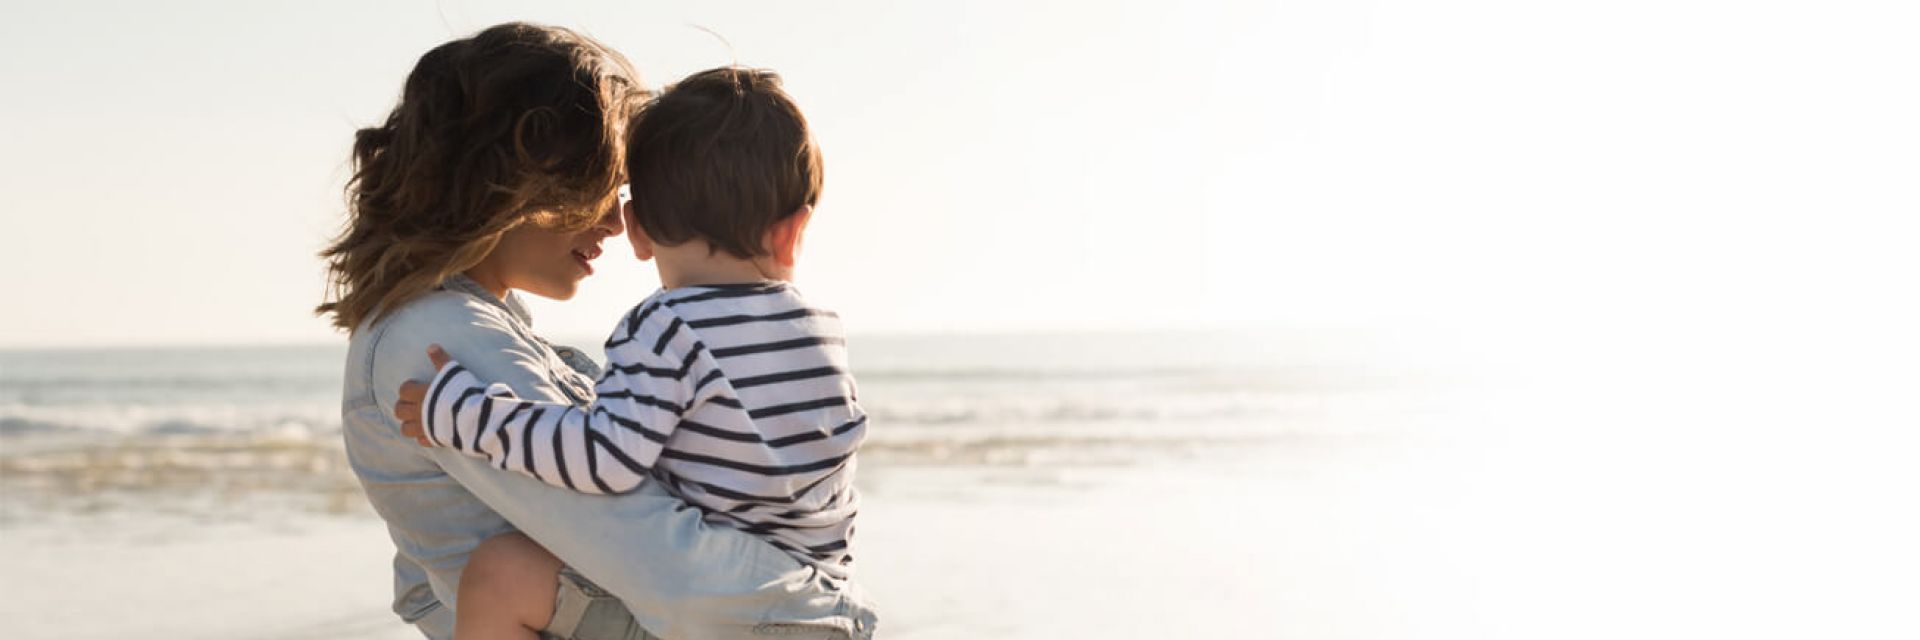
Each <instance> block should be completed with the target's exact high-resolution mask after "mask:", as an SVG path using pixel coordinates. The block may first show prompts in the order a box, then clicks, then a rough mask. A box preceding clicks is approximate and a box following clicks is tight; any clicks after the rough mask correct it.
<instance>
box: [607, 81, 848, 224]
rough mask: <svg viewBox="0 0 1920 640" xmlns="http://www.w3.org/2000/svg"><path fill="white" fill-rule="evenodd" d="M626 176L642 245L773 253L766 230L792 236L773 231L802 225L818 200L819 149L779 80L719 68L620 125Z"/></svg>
mask: <svg viewBox="0 0 1920 640" xmlns="http://www.w3.org/2000/svg"><path fill="white" fill-rule="evenodd" d="M627 176H628V180H630V181H631V183H632V185H633V201H632V204H633V209H632V216H631V218H630V219H629V221H628V222H629V223H631V224H632V225H634V230H637V231H640V232H643V233H644V234H645V240H647V241H651V242H653V243H658V244H661V245H667V246H674V245H679V244H681V243H684V242H687V241H689V240H694V239H699V240H704V241H706V243H707V244H708V245H709V246H711V247H712V249H713V250H714V251H724V252H726V253H729V254H732V255H733V256H734V257H737V258H741V259H750V258H756V257H761V256H766V255H769V254H770V253H772V252H775V251H777V248H771V247H769V246H767V245H768V243H769V239H768V237H769V234H770V233H771V232H776V231H786V232H790V233H793V234H796V235H797V233H798V229H791V230H781V229H777V228H778V227H781V226H782V224H783V222H784V223H786V226H795V225H794V224H793V223H795V222H798V224H799V225H804V224H805V216H806V214H807V213H808V212H810V211H811V209H812V207H813V205H814V204H815V203H817V202H819V200H820V180H821V167H820V150H819V148H818V147H817V146H815V145H814V143H813V136H812V134H811V133H810V132H809V131H808V130H807V119H806V117H805V116H802V115H801V114H800V108H799V107H797V106H794V104H793V100H792V98H789V97H788V96H787V93H786V92H785V91H782V90H781V89H780V76H778V75H776V74H774V73H773V72H771V71H763V70H757V69H742V68H736V67H722V68H718V69H709V70H706V71H702V72H699V73H696V74H693V75H691V76H688V77H687V78H686V79H684V80H681V81H680V82H678V83H675V84H674V85H673V86H670V87H668V88H667V89H666V91H665V92H663V93H661V94H660V95H659V96H658V97H655V98H654V99H653V100H651V101H649V102H648V103H647V104H646V105H645V106H643V107H641V109H640V112H639V114H638V115H635V116H634V118H633V122H632V124H631V125H630V126H629V127H628V129H627ZM795 216H799V217H798V218H795ZM638 239H639V238H636V240H638ZM636 246H638V245H637V244H636Z"/></svg>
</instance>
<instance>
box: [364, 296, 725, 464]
mask: <svg viewBox="0 0 1920 640" xmlns="http://www.w3.org/2000/svg"><path fill="white" fill-rule="evenodd" d="M667 335H668V336H669V337H668V339H666V340H659V341H654V340H648V341H646V342H644V343H641V344H647V345H651V346H654V347H658V349H649V348H643V347H641V346H640V344H635V345H631V346H629V347H627V348H615V349H610V350H609V351H608V362H609V367H608V371H607V372H606V374H605V376H603V377H602V378H601V381H600V384H599V385H598V388H599V395H600V397H599V399H598V401H596V402H595V404H594V405H592V406H591V407H588V408H585V409H581V408H577V407H574V406H571V405H567V404H559V403H545V402H533V401H525V400H522V399H520V398H518V397H515V396H514V395H513V392H512V391H511V390H509V389H507V388H506V387H505V386H504V385H498V384H494V385H488V384H487V383H486V382H484V381H482V380H480V379H479V378H477V377H475V376H474V375H473V374H472V373H471V372H469V371H467V370H466V368H465V367H463V366H460V364H459V363H458V362H454V361H453V360H452V359H451V358H449V357H447V356H445V354H444V353H433V352H432V350H429V357H430V358H432V359H433V364H434V365H435V368H436V369H437V371H438V372H437V374H436V375H435V376H434V378H433V381H432V382H431V383H429V384H427V385H424V386H419V385H418V383H414V386H413V387H412V388H411V390H410V391H406V390H403V392H402V393H403V394H408V395H412V396H419V397H418V398H417V399H415V401H414V403H412V404H413V407H412V408H409V407H399V408H397V409H396V412H397V413H400V414H401V419H402V421H403V422H408V421H413V422H417V423H419V427H417V431H418V433H414V432H413V430H409V431H408V435H415V436H416V437H418V438H419V439H420V440H421V443H422V444H426V445H433V446H442V447H447V448H451V449H455V450H457V451H460V452H462V453H465V454H467V455H470V456H474V457H478V458H482V459H485V460H486V461H487V462H488V463H489V464H490V465H491V466H493V467H494V468H497V469H504V470H512V471H519V472H521V473H523V474H526V475H528V476H531V477H533V478H535V479H538V480H540V481H542V482H545V483H547V484H551V485H554V486H558V487H565V488H567V489H570V490H574V491H579V492H583V493H625V492H628V491H632V490H633V489H634V488H635V487H637V486H639V484H640V483H641V482H643V481H644V480H645V479H646V475H647V472H648V470H649V469H650V468H651V467H652V465H653V464H654V463H655V461H657V460H658V459H659V457H660V452H661V450H662V449H663V448H664V447H665V445H666V442H667V436H668V435H669V434H670V433H672V431H673V430H674V429H675V428H676V427H677V426H678V424H679V420H680V417H681V416H682V415H684V414H685V413H686V412H687V411H689V410H691V409H692V408H693V407H692V406H691V405H693V404H694V403H693V401H692V398H693V396H694V393H693V389H692V387H693V385H692V383H691V381H693V380H696V379H698V380H710V378H709V377H708V376H710V375H712V373H713V372H712V371H694V369H695V368H696V363H699V362H705V363H708V366H705V367H698V368H702V369H711V364H710V363H711V360H710V359H705V358H699V357H698V356H699V355H700V353H699V350H703V349H704V347H701V346H700V345H699V344H698V342H697V341H694V342H693V343H692V344H684V343H683V342H684V341H676V340H673V339H672V338H673V336H672V334H671V333H669V334H667ZM683 336H684V334H683ZM675 343H681V344H675ZM669 346H675V347H680V348H679V349H669V348H668V347H669ZM686 349H693V351H690V352H689V353H688V355H686V356H682V355H680V354H679V353H678V352H679V351H682V350H686ZM409 410H411V411H412V412H413V415H411V416H409V415H407V412H408V411H409ZM422 418H424V420H423V419H422Z"/></svg>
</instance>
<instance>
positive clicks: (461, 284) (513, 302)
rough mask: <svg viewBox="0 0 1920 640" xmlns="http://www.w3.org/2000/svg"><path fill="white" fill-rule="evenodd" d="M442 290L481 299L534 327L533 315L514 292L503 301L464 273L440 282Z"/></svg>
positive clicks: (510, 292) (521, 322)
mask: <svg viewBox="0 0 1920 640" xmlns="http://www.w3.org/2000/svg"><path fill="white" fill-rule="evenodd" d="M440 288H442V289H446V290H448V291H452V292H455V293H464V294H467V295H470V296H473V297H475V298H479V299H481V300H483V301H485V302H486V303H487V304H490V305H493V306H496V307H499V308H500V309H501V310H503V311H506V312H507V314H508V315H511V316H513V317H514V319H516V320H519V321H520V324H523V325H527V326H533V313H532V312H529V311H528V310H527V305H526V303H523V302H521V301H520V296H519V295H518V294H515V293H514V292H513V291H512V290H508V291H507V299H505V300H501V299H499V298H496V297H494V296H493V292H492V291H488V290H487V288H486V287H483V286H480V283H478V282H474V281H473V278H469V277H467V274H464V273H456V274H453V275H452V276H448V277H447V279H446V280H443V281H441V282H440Z"/></svg>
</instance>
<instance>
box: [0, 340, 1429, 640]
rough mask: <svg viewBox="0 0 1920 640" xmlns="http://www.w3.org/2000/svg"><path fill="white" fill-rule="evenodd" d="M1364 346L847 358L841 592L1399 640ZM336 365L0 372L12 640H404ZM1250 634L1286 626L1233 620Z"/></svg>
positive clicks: (1068, 633)
mask: <svg viewBox="0 0 1920 640" xmlns="http://www.w3.org/2000/svg"><path fill="white" fill-rule="evenodd" d="M562 342H566V343H570V344H592V342H591V341H586V340H581V341H562ZM1380 349H1381V345H1380V344H1378V343H1377V342H1376V341H1373V340H1369V339H1367V338H1366V337H1365V336H1360V335H1358V334H1354V333H1351V332H1312V333H1307V332H1234V333H1226V332H1214V333H1196V332H1183V333H1129V334H1121V333H1110V334H1094V333H1087V334H1052V335H1044V334H1035V335H944V336H924V335H923V336H858V335H856V336H853V337H851V338H850V341H849V352H850V360H851V364H852V366H853V369H854V373H855V376H856V378H857V380H858V384H859V388H858V393H859V400H860V402H861V404H862V405H863V406H864V407H865V409H866V410H867V411H868V413H869V415H870V416H871V417H872V423H871V424H872V430H871V432H870V435H869V440H868V442H867V443H866V445H865V446H864V447H863V448H862V450H861V453H860V456H861V458H860V459H861V465H860V471H859V476H858V480H857V482H858V486H859V487H860V490H861V493H862V496H863V502H862V509H861V516H860V517H861V524H860V531H861V534H860V536H861V537H860V540H859V541H858V542H857V543H856V544H858V545H859V547H860V548H861V552H860V557H861V558H862V560H861V562H862V565H861V567H860V569H859V570H860V574H859V575H860V580H861V581H862V583H863V584H864V586H865V587H866V588H867V590H868V591H870V592H871V593H873V594H874V597H875V598H876V599H877V600H878V601H879V602H880V603H881V605H882V609H883V620H884V622H883V625H884V626H885V628H886V629H887V633H886V636H887V637H896V638H958V637H978V636H980V635H994V636H999V637H1027V638H1051V637H1074V636H1078V635H1082V634H1088V633H1090V634H1095V635H1100V636H1102V637H1164V636H1166V635H1169V634H1172V635H1191V634H1197V635H1203V636H1227V637H1259V636H1268V635H1271V634H1273V633H1288V634H1290V635H1289V637H1331V636H1320V635H1316V634H1313V633H1307V634H1306V635H1301V634H1299V633H1293V632H1295V631H1304V632H1311V631H1312V630H1314V629H1325V628H1329V625H1332V626H1333V627H1337V628H1342V629H1347V630H1354V631H1360V630H1365V629H1381V628H1382V627H1380V625H1381V624H1389V623H1390V624H1389V627H1391V625H1392V624H1399V622H1395V620H1398V619H1397V618H1381V617H1379V616H1378V615H1377V612H1379V611H1381V610H1383V607H1387V606H1388V605H1387V604H1383V602H1384V603H1390V602H1392V599H1393V598H1394V597H1397V596H1396V595H1395V594H1394V593H1393V592H1392V588H1393V587H1392V585H1387V586H1382V585H1383V584H1384V583H1381V582H1380V581H1378V580H1360V581H1358V582H1356V581H1355V580H1356V579H1355V578H1354V576H1353V575H1350V574H1351V569H1350V568H1351V567H1356V566H1375V567H1384V566H1394V567H1405V566H1422V565H1418V564H1415V563H1413V562H1410V561H1402V560H1398V559H1396V558H1404V557H1406V556H1405V554H1402V555H1400V556H1394V555H1392V554H1391V553H1389V552H1390V551H1392V550H1393V548H1392V547H1389V546H1387V545H1385V544H1384V543H1381V544H1376V545H1374V546H1367V545H1365V544H1359V543H1360V542H1364V541H1369V540H1379V539H1380V536H1382V535H1387V534H1388V533H1390V532H1393V531H1397V530H1403V529H1405V528H1406V527H1405V526H1403V525H1404V522H1403V519H1404V517H1406V516H1407V514H1414V513H1418V511H1416V510H1408V509H1403V508H1401V506H1400V505H1404V504H1406V501H1407V500H1408V498H1407V497H1405V495H1403V494H1405V493H1406V492H1404V491H1401V489H1400V488H1399V487H1403V486H1412V485H1410V484H1394V483H1392V482H1390V481H1386V480H1382V478H1383V477H1384V476H1383V475H1382V470H1383V469H1389V468H1394V467H1396V466H1404V465H1402V464H1401V463H1400V462H1397V461H1396V459H1395V457H1396V456H1397V455H1399V454H1398V453H1397V452H1398V451H1401V450H1403V449H1404V447H1403V446H1402V445H1401V444H1400V443H1402V442H1404V441H1405V440H1406V438H1407V434H1408V432H1409V431H1410V430H1413V429H1414V427H1412V426H1411V425H1414V424H1417V423H1418V421H1417V420H1410V419H1409V417H1410V416H1417V415H1420V414H1422V413H1423V412H1425V411H1426V408H1425V407H1424V405H1423V402H1422V401H1421V400H1420V398H1421V397H1422V395H1421V393H1419V392H1418V391H1417V390H1418V389H1422V388H1426V387H1427V386H1429V385H1430V381H1428V380H1426V379H1424V378H1422V377H1421V376H1418V375H1414V374H1413V373H1412V372H1411V371H1409V370H1406V369H1403V368H1394V367H1386V366H1382V365H1381V362H1384V361H1383V360H1381V359H1380V358H1377V357H1376V356H1377V354H1378V353H1379V352H1380ZM344 355H345V349H344V345H317V346H263V347H169V348H132V349H76V350H16V351H5V352H0V488H4V490H3V491H0V618H3V619H7V620H14V621H19V620H25V621H27V622H26V623H25V624H26V625H27V626H26V627H25V628H24V630H23V631H22V634H23V635H20V636H17V637H75V638H86V637H100V638H109V637H124V636H125V635H127V634H130V633H137V634H141V635H147V636H151V637H194V638H323V637H324V638H363V639H369V640H371V639H386V638H405V637H417V636H415V634H414V633H413V632H412V631H411V630H409V629H408V628H406V627H405V626H403V625H401V624H400V623H399V622H398V621H397V620H396V619H395V618H393V617H392V615H391V614H390V613H387V612H386V611H385V607H386V598H387V597H388V594H387V587H388V585H389V584H390V578H389V577H388V575H387V571H388V570H389V569H388V566H389V564H388V563H389V559H390V556H391V554H392V547H391V546H390V543H389V542H388V541H387V540H386V534H385V530H384V526H383V525H382V523H381V521H380V520H379V518H378V517H377V516H376V515H375V514H373V513H372V512H371V509H370V508H369V507H368V506H367V504H366V500H365V497H364V496H363V495H362V494H361V493H360V490H359V487H358V485H357V483H356V481H355V480H354V478H353V476H352V473H351V472H350V470H349V468H348V466H347V462H346V459H345V454H344V451H343V448H342V445H341V442H340V420H339V403H340V398H339V393H340V380H341V371H342V368H343V358H344ZM1422 482H1424V483H1426V484H1427V485H1428V486H1429V487H1432V486H1437V485H1433V484H1432V483H1431V482H1428V481H1427V479H1422ZM1381 487H1389V488H1390V490H1389V489H1382V488H1381ZM1421 491H1437V489H1430V488H1422V489H1421ZM1401 548H1412V547H1405V546H1403V547H1401ZM1148 550H1151V551H1148ZM1329 562H1332V563H1335V564H1338V565H1340V566H1339V567H1335V566H1330V565H1328V563H1329ZM1340 567H1347V568H1340ZM1396 570H1399V569H1396ZM1010 580H1011V581H1010ZM1329 585H1333V586H1332V587H1329ZM1169 587H1176V588H1173V589H1171V590H1170V589H1169ZM83 593H84V594H85V595H84V596H82V595H79V594H83ZM195 593H220V594H225V595H223V596H221V597H217V598H202V597H195V596H193V595H192V594H195ZM1383 598H1385V599H1384V600H1383ZM98 602H113V603H114V606H115V608H117V609H119V610H124V611H128V612H130V615H128V616H99V615H97V613H98V612H97V610H96V608H95V605H94V604H92V603H98ZM1116 607H1121V608H1131V609H1141V610H1145V609H1148V608H1158V609H1161V610H1164V611H1166V612H1167V614H1168V615H1166V616H1160V617H1153V618H1150V619H1146V620H1139V619H1132V618H1127V617H1111V616H1107V615H1106V612H1108V611H1111V610H1115V608H1116ZM1274 607H1280V609H1277V610H1280V611H1285V612H1286V615H1288V616H1289V617H1288V618H1287V620H1286V621H1284V622H1280V623H1276V622H1275V621H1274V620H1272V619H1270V618H1268V617H1267V616H1265V615H1264V614H1257V613H1256V612H1258V611H1261V610H1264V609H1272V608H1274ZM209 620H212V621H217V622H215V623H213V624H209V623H208V622H207V621H209ZM1383 621H1384V622H1383ZM1276 625H1278V626H1276ZM1374 635H1376V636H1379V637H1384V636H1390V635H1397V632H1396V631H1395V629H1394V628H1384V631H1383V632H1382V633H1380V634H1374ZM1341 637H1353V636H1345V635H1343V636H1341Z"/></svg>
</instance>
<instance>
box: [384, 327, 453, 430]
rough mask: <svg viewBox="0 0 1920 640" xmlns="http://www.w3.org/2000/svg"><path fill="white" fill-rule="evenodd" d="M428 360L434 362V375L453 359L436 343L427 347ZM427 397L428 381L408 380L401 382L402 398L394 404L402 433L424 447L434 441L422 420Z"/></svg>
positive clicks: (394, 414)
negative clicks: (429, 438) (429, 437)
mask: <svg viewBox="0 0 1920 640" xmlns="http://www.w3.org/2000/svg"><path fill="white" fill-rule="evenodd" d="M427 360H428V361H429V362H432V363H433V372H434V375H439V373H440V370H441V369H445V368H447V363H448V362H450V361H451V360H452V359H451V358H448V357H447V352H446V350H444V349H441V348H440V345H437V344H435V345H430V346H428V347H427ZM426 399H427V383H426V382H422V381H419V380H408V381H406V382H402V383H400V400H399V401H398V402H395V403H394V404H393V416H394V417H396V418H399V419H400V435H403V436H407V437H410V438H413V439H414V440H415V441H417V442H419V443H420V446H422V447H431V446H433V441H432V440H428V439H427V430H426V427H425V425H424V424H423V423H422V420H421V411H422V409H423V408H422V407H421V405H422V404H423V403H425V402H426Z"/></svg>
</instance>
